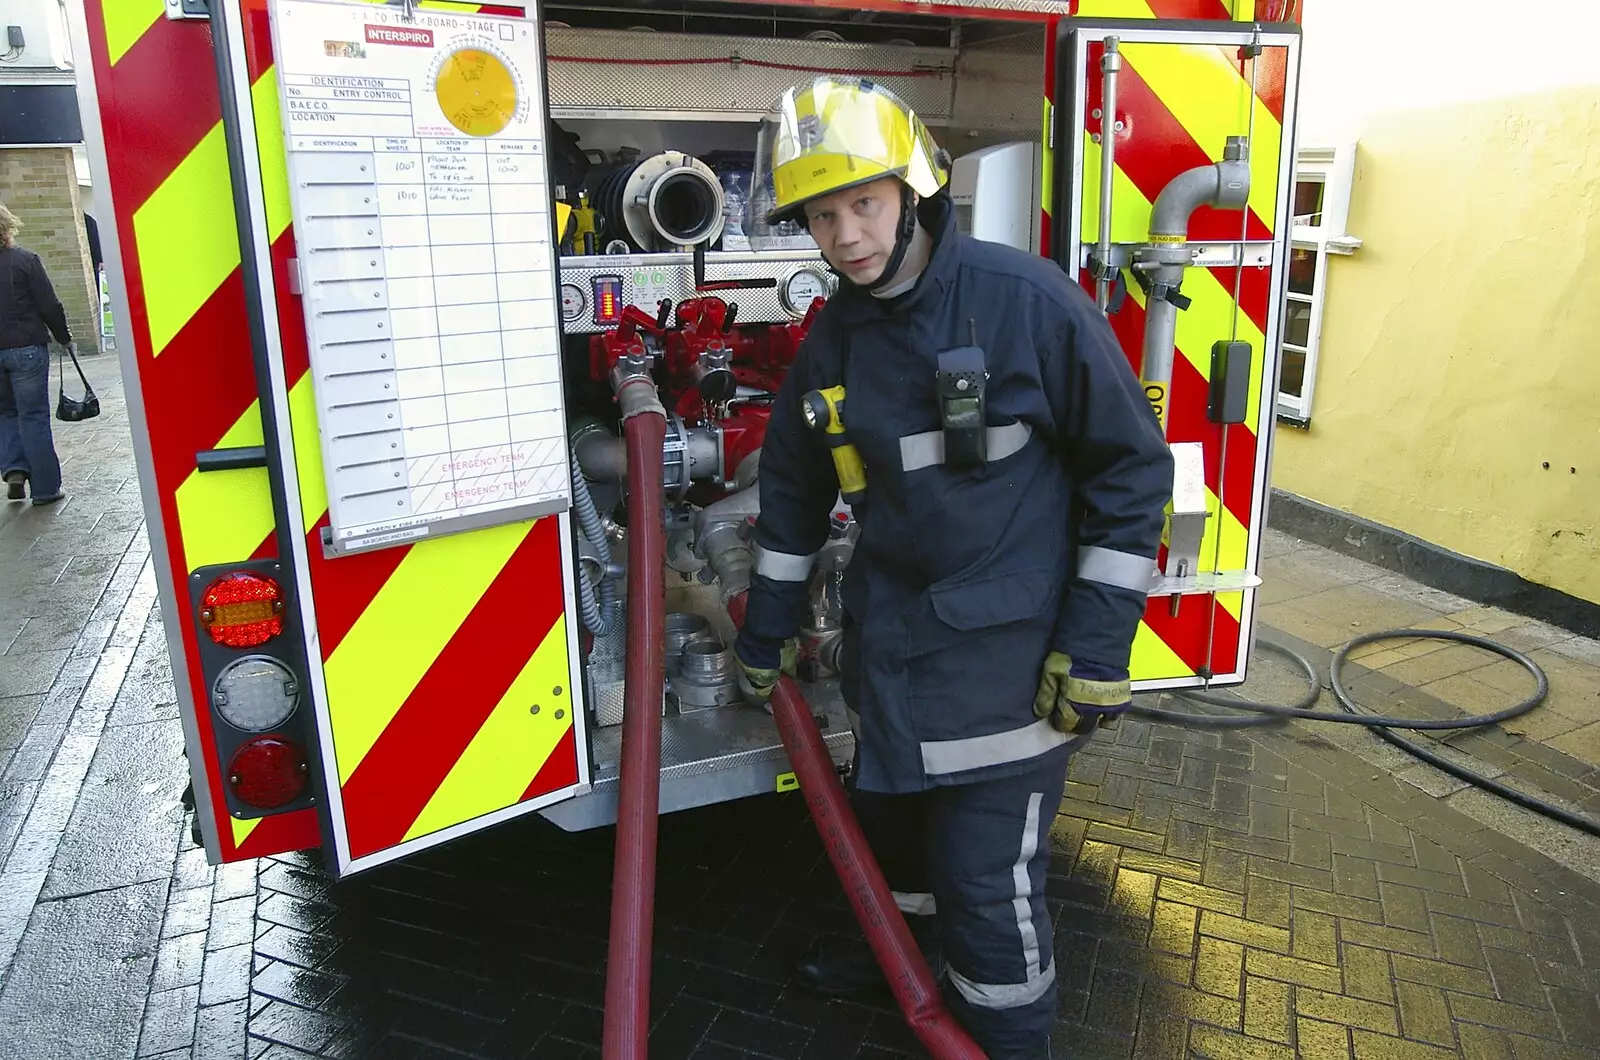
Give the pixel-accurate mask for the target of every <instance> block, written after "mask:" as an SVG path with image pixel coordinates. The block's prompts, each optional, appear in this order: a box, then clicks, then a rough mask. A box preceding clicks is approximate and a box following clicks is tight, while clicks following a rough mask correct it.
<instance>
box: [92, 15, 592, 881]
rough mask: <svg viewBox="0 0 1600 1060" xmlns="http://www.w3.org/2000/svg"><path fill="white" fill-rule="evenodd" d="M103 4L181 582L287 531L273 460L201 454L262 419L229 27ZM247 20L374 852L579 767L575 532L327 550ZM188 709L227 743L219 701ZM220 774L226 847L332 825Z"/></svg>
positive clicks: (308, 471) (320, 581)
mask: <svg viewBox="0 0 1600 1060" xmlns="http://www.w3.org/2000/svg"><path fill="white" fill-rule="evenodd" d="M422 6H425V7H439V8H447V9H453V10H467V11H480V10H481V11H486V12H490V13H520V8H504V7H488V6H485V5H480V4H460V3H424V4H423V5H422ZM87 10H88V22H89V29H90V39H91V51H92V53H93V54H92V60H93V63H94V71H95V78H96V83H97V86H98V91H99V101H100V112H101V121H102V125H103V127H104V130H105V137H106V148H107V155H108V157H109V159H110V182H111V193H112V197H113V200H114V202H115V204H116V214H117V216H116V223H117V231H118V234H119V237H120V242H121V245H122V247H123V248H124V252H123V257H124V260H123V262H122V267H123V271H124V275H125V278H126V284H127V288H128V297H129V303H130V308H131V319H130V320H129V322H128V325H129V327H128V332H129V333H130V334H131V336H132V339H133V342H134V345H135V360H136V363H137V366H138V374H139V382H140V387H141V390H142V392H143V396H144V401H145V407H146V413H147V422H146V424H145V429H146V430H147V431H148V435H149V444H150V451H151V454H152V458H153V464H154V468H155V478H156V483H157V493H158V501H159V507H160V515H161V524H162V526H163V528H164V531H165V533H164V536H165V539H166V542H167V553H168V554H167V556H166V557H165V558H166V561H167V562H168V563H169V564H170V566H171V572H172V576H173V578H174V580H175V581H176V583H177V584H179V585H182V584H184V582H185V580H186V579H187V576H188V574H189V572H190V571H192V570H194V569H196V568H198V567H202V566H206V565H209V564H214V563H228V562H233V561H238V560H243V559H247V558H251V557H260V556H271V555H273V554H274V552H275V545H274V540H273V529H274V527H273V514H272V504H271V496H270V493H269V490H268V484H267V476H266V473H265V472H264V471H262V470H240V471H226V472H209V473H206V474H204V475H202V474H200V473H198V472H197V471H196V470H195V461H194V454H195V453H196V452H197V451H199V450H203V449H210V448H221V447H228V446H238V445H250V444H259V443H260V442H261V438H262V434H261V430H262V429H261V420H260V411H259V410H260V406H259V402H258V399H257V395H256V392H255V382H254V374H253V368H252V364H251V358H250V350H249V346H248V339H247V336H246V332H245V328H244V326H243V317H244V312H245V304H244V290H243V283H242V280H241V276H240V271H239V248H238V244H237V240H236V236H235V232H234V226H233V213H232V203H231V199H230V196H229V184H228V169H227V159H226V156H225V153H224V145H223V142H222V129H221V121H220V111H219V108H218V103H217V97H216V86H215V80H214V78H213V76H212V74H211V69H212V60H211V53H210V31H209V28H208V27H206V26H205V25H204V24H197V23H185V22H173V21H169V20H167V19H166V18H165V17H164V5H163V4H162V3H161V0H116V2H110V0H90V2H89V3H88V5H87ZM245 35H246V40H247V45H248V51H249V75H250V81H251V84H252V90H251V97H252V102H253V104H254V107H255V115H256V131H257V137H258V140H259V143H260V151H261V169H262V176H263V184H264V192H265V198H266V203H267V218H268V226H269V229H270V234H271V237H272V239H273V244H272V264H273V269H274V271H275V273H276V279H277V289H278V292H279V304H278V306H277V309H278V321H279V326H280V329H281V332H282V340H283V357H284V372H285V378H286V379H287V381H288V384H289V388H290V390H289V406H290V425H291V428H292V432H293V437H294V456H295V463H296V468H297V473H298V479H299V482H300V501H301V505H302V509H303V511H304V518H305V525H304V526H302V527H301V528H300V529H301V531H302V532H304V533H305V534H306V537H307V546H308V547H307V551H308V553H309V556H310V569H309V576H310V581H311V587H312V597H313V604H314V606H315V609H316V614H317V620H318V621H317V625H318V640H317V646H318V648H319V649H320V656H321V657H320V659H316V660H314V662H320V664H321V665H322V667H323V677H324V683H325V685H326V688H327V692H328V709H329V715H330V719H331V722H332V739H333V744H334V748H335V758H336V763H335V764H336V767H337V776H338V778H339V783H340V787H341V791H340V796H341V802H342V803H343V806H344V822H345V826H346V831H347V836H348V840H349V845H350V854H351V857H352V858H360V857H363V856H366V855H370V854H374V853H377V852H379V851H382V850H384V849H386V848H388V847H392V846H394V845H396V844H398V843H400V842H403V841H406V840H411V839H416V838H418V837H421V836H425V835H429V834H432V833H435V832H438V831H440V830H441V829H445V828H449V827H451V826H454V825H458V824H461V823H463V822H466V821H470V820H473V819H475V818H478V817H482V816H484V815H486V814H490V813H494V812H496V811H499V810H503V809H505V808H506V807H511V806H515V805H517V804H518V803H521V802H525V801H527V800H529V799H533V798H535V797H537V796H540V795H543V794H546V793H549V792H553V791H558V790H560V789H562V788H566V787H570V786H571V785H573V784H575V783H576V782H577V779H578V775H579V770H578V760H577V754H578V748H577V744H576V740H575V732H576V729H575V725H574V712H575V711H576V710H578V709H581V707H580V706H578V705H577V700H576V699H575V698H574V697H573V694H572V691H571V688H570V687H569V686H570V684H571V676H570V675H571V671H572V668H571V660H570V657H569V653H568V643H569V639H568V632H567V624H566V616H565V614H564V609H565V604H564V599H565V597H564V592H563V583H562V555H563V549H564V547H565V545H564V544H563V542H562V535H561V533H560V529H559V522H558V520H556V519H553V518H549V519H541V520H535V521H527V522H522V523H517V524H512V525H508V526H500V527H495V528H492V529H489V530H481V531H476V532H472V533H467V534H460V535H455V536H451V537H446V538H441V539H437V540H425V541H423V542H421V543H418V544H415V545H411V546H402V547H398V548H391V549H385V550H381V551H378V552H373V553H368V554H361V555H355V556H348V557H343V558H340V559H337V560H327V559H324V558H323V556H322V549H321V546H320V542H319V540H318V539H319V534H320V531H321V529H322V527H324V526H325V525H326V524H327V498H326V496H325V495H324V493H323V490H322V470H321V451H320V447H319V444H318V438H317V425H316V415H315V403H314V401H313V400H312V389H311V376H310V373H309V362H308V357H307V347H306V340H305V333H304V327H303V323H302V316H301V308H300V306H299V304H298V301H297V300H296V299H295V298H294V297H293V296H292V295H290V294H288V290H289V286H288V283H287V276H288V262H289V259H290V257H292V255H293V236H292V233H291V232H290V209H289V195H288V185H287V177H286V172H285V167H284V158H283V151H282V132H281V127H280V125H279V116H278V93H277V84H276V72H275V70H274V68H273V65H272V57H271V48H270V39H269V33H268V27H267V16H266V8H265V4H264V3H262V2H259V0H247V2H246V5H245ZM174 71H181V72H182V74H181V75H180V76H181V77H182V84H181V86H178V85H175V84H174V82H173V80H172V79H173V76H174V73H173V72H174ZM180 96H181V100H182V105H181V106H180V105H176V103H175V100H176V99H177V98H178V97H180ZM173 603H174V604H175V605H176V606H179V607H187V604H186V602H185V601H182V600H180V601H174V602H173ZM179 625H180V627H181V628H182V629H183V637H184V643H183V651H184V657H185V660H186V662H187V667H188V672H189V679H190V684H191V686H192V687H196V688H203V687H204V679H203V677H202V674H201V672H200V668H199V664H198V654H197V648H196V645H195V643H194V633H193V624H192V622H190V621H188V620H187V616H186V620H185V621H184V622H181V623H180V624H179ZM187 709H190V710H192V711H193V712H194V715H195V718H196V722H197V726H198V728H199V732H200V738H201V742H202V744H203V745H205V746H209V745H210V740H211V732H210V715H209V712H208V711H207V710H206V709H205V708H204V706H203V704H200V705H198V706H197V705H195V704H190V705H188V707H187ZM211 776H212V789H213V790H212V792H211V796H212V799H211V801H212V804H213V806H215V807H218V808H219V812H218V815H217V823H218V826H219V832H220V834H221V837H222V854H223V858H224V860H230V861H231V860H237V859H242V858H249V857H259V856H262V855H265V854H270V853H275V852H279V851H284V850H292V849H298V848H303V847H308V846H315V845H317V844H318V843H319V842H320V841H321V837H320V835H319V828H318V823H317V820H316V817H315V814H314V813H313V812H312V811H309V810H308V811H300V812H294V813H288V814H282V815H277V816H272V817H265V818H261V819H259V820H253V821H235V820H232V819H231V818H229V817H227V815H226V813H225V812H223V811H220V808H221V807H222V806H223V805H224V802H223V799H222V793H221V790H220V781H219V780H218V777H217V769H216V768H215V765H214V764H213V768H212V770H211Z"/></svg>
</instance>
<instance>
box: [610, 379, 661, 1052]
mask: <svg viewBox="0 0 1600 1060" xmlns="http://www.w3.org/2000/svg"><path fill="white" fill-rule="evenodd" d="M628 397H629V395H627V394H619V398H621V399H622V403H623V406H624V409H625V411H626V410H627V408H628V406H629V404H630V402H629V400H628ZM643 405H644V407H645V408H646V409H647V410H648V411H638V412H636V413H635V414H633V415H628V416H627V418H626V419H625V421H624V422H625V425H624V433H625V434H626V435H627V440H628V640H627V644H628V658H627V664H626V669H625V671H624V679H625V681H626V684H625V686H624V699H623V714H622V766H621V777H620V779H619V782H618V793H617V846H616V863H615V866H614V867H613V869H612V875H611V935H610V939H609V942H608V946H607V950H606V1007H605V1024H604V1031H603V1037H602V1039H601V1046H600V1051H601V1056H602V1058H603V1060H646V1056H647V1054H646V1046H647V1043H648V1039H649V1034H650V949H651V942H652V939H651V927H652V924H653V921H654V917H655V896H656V817H657V814H658V812H659V809H660V803H661V689H662V682H663V681H664V680H665V674H664V672H663V641H664V640H665V637H666V604H665V599H664V597H665V593H666V589H665V583H664V582H663V580H662V577H663V574H662V564H663V562H664V557H665V555H666V536H665V533H664V531H663V529H662V523H661V491H662V487H661V475H662V472H661V446H662V442H663V440H664V439H665V437H666V429H667V421H666V417H665V416H664V415H662V414H660V412H659V411H657V410H660V408H661V406H660V404H659V403H657V402H656V399H655V396H654V387H653V386H652V387H650V390H649V395H648V397H647V399H646V400H645V402H643ZM651 405H653V406H654V407H653V409H652V408H650V406H651Z"/></svg>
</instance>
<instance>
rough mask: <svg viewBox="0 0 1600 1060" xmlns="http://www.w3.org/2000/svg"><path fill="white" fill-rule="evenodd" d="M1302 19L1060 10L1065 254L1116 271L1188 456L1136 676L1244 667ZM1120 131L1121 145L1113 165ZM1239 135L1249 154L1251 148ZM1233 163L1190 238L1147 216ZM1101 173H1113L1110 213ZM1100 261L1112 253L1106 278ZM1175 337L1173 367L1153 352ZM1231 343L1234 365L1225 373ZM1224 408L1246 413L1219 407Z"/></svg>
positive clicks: (1143, 352)
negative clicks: (1228, 194)
mask: <svg viewBox="0 0 1600 1060" xmlns="http://www.w3.org/2000/svg"><path fill="white" fill-rule="evenodd" d="M1297 30H1298V27H1293V28H1286V27H1284V26H1283V25H1281V24H1274V25H1272V27H1271V28H1270V29H1269V28H1267V27H1266V26H1262V25H1255V26H1252V25H1250V24H1235V25H1232V26H1228V25H1226V24H1219V23H1217V22H1199V21H1164V20H1159V19H1095V18H1074V19H1065V20H1063V21H1061V22H1060V23H1059V24H1058V32H1057V38H1056V42H1055V72H1056V83H1055V85H1054V86H1053V88H1054V89H1055V114H1054V121H1053V123H1052V134H1051V135H1052V139H1053V147H1054V158H1053V159H1052V162H1053V167H1052V169H1053V181H1052V183H1053V187H1052V188H1051V189H1050V191H1051V192H1052V193H1053V194H1052V199H1053V204H1054V206H1053V209H1052V210H1051V218H1052V223H1053V231H1052V233H1051V234H1052V241H1051V246H1052V248H1053V256H1054V257H1055V258H1056V260H1057V261H1059V262H1060V263H1061V264H1062V266H1063V267H1064V268H1066V269H1067V271H1068V273H1069V274H1071V275H1072V276H1074V277H1076V278H1078V279H1079V281H1080V283H1082V285H1083V286H1084V288H1085V289H1086V290H1087V291H1088V292H1090V294H1091V295H1094V294H1096V293H1097V281H1098V280H1100V279H1101V278H1102V277H1104V278H1105V279H1107V280H1108V282H1107V284H1106V294H1107V296H1108V310H1109V313H1108V318H1109V320H1110V323H1111V326H1112V329H1113V330H1114V331H1115V333H1116V335H1117V338H1118V341H1119V343H1120V344H1121V346H1122V348H1123V350H1124V352H1125V353H1126V354H1127V356H1128V359H1129V362H1130V363H1131V364H1132V366H1133V368H1134V370H1135V372H1136V373H1138V374H1139V376H1140V379H1141V380H1142V381H1143V382H1144V385H1145V392H1146V396H1147V397H1148V398H1149V399H1150V400H1151V403H1152V405H1153V406H1154V407H1155V408H1156V410H1157V414H1158V416H1159V417H1160V418H1161V419H1162V421H1163V424H1164V426H1165V429H1166V435H1167V439H1168V442H1169V443H1170V444H1171V445H1172V448H1173V454H1174V458H1175V463H1176V465H1177V475H1176V481H1175V483H1174V500H1173V505H1172V507H1171V510H1170V511H1169V519H1168V527H1167V532H1166V533H1165V534H1164V537H1163V545H1162V549H1161V553H1160V556H1159V557H1158V565H1159V566H1160V568H1161V577H1160V578H1159V579H1158V581H1157V584H1156V586H1155V588H1154V589H1153V590H1152V592H1151V598H1150V604H1149V607H1148V609H1147V612H1146V616H1145V620H1144V621H1143V622H1142V623H1141V624H1140V627H1139V632H1138V636H1137V638H1136V640H1135V643H1134V651H1133V660H1132V675H1133V679H1134V681H1135V687H1136V688H1138V689H1141V690H1146V691H1148V690H1153V689H1157V688H1178V687H1190V686H1195V685H1199V684H1202V683H1208V682H1209V683H1216V684H1237V683H1239V682H1242V681H1243V680H1244V678H1245V664H1246V660H1247V658H1248V656H1249V648H1250V644H1251V642H1252V631H1253V627H1254V596H1255V593H1254V587H1255V586H1257V585H1259V584H1260V578H1259V576H1258V575H1259V570H1260V562H1261V547H1262V539H1263V534H1264V531H1265V528H1266V522H1267V518H1266V517H1267V500H1268V484H1269V471H1270V458H1271V437H1272V428H1273V424H1274V420H1273V415H1274V405H1275V398H1276V390H1277V385H1276V381H1277V378H1278V358H1279V350H1278V336H1279V334H1280V331H1281V328H1282V320H1283V313H1284V310H1285V307H1286V305H1287V302H1286V297H1285V296H1286V291H1285V285H1286V281H1287V280H1288V279H1289V269H1288V267H1287V254H1288V249H1289V248H1288V242H1289V241H1288V239H1287V235H1288V233H1289V231H1290V223H1291V218H1290V205H1291V199H1292V195H1291V189H1292V187H1293V180H1294V157H1295V152H1294V118H1295V115H1294V103H1295V97H1296V89H1297V83H1298V69H1299V46H1300V36H1299V33H1298V31H1297ZM1108 45H1109V46H1110V48H1111V50H1112V51H1113V52H1114V58H1113V59H1112V61H1111V62H1110V63H1109V64H1107V63H1105V62H1104V60H1105V57H1106V55H1107V51H1108ZM1107 66H1110V67H1111V68H1112V69H1111V70H1109V71H1108V70H1107V69H1106V67H1107ZM1108 86H1114V87H1111V92H1112V93H1114V95H1112V96H1111V98H1112V100H1113V103H1112V108H1111V109H1112V110H1113V111H1114V113H1111V114H1108V113H1106V111H1107V107H1106V98H1107V88H1108ZM1108 129H1109V130H1110V132H1111V136H1112V141H1111V142H1112V143H1113V145H1114V147H1113V150H1112V151H1111V156H1112V157H1111V163H1112V164H1111V166H1110V167H1109V169H1108V170H1106V169H1102V163H1103V160H1104V159H1103V154H1102V142H1103V137H1104V135H1105V133H1106V131H1107V130H1108ZM1241 143H1242V144H1243V145H1245V147H1246V149H1247V157H1246V158H1245V159H1238V156H1239V154H1240V153H1241V152H1240V150H1239V147H1240V144H1241ZM1230 158H1232V159H1235V160H1236V163H1235V168H1233V169H1231V170H1229V171H1228V172H1229V173H1230V174H1231V175H1232V179H1234V180H1236V181H1237V180H1238V179H1239V175H1240V172H1241V168H1240V167H1245V168H1247V172H1248V179H1247V181H1246V182H1245V183H1246V184H1247V192H1248V199H1247V202H1246V203H1245V205H1244V208H1243V209H1240V208H1238V206H1233V207H1232V208H1213V207H1211V206H1209V205H1200V206H1198V208H1196V209H1194V210H1193V212H1192V213H1188V214H1187V229H1186V233H1185V234H1178V235H1175V234H1173V233H1172V232H1171V231H1169V230H1168V228H1167V227H1164V226H1162V225H1161V224H1159V223H1158V224H1157V225H1156V226H1155V227H1156V228H1160V229H1161V231H1153V230H1152V228H1153V226H1152V216H1153V214H1155V212H1156V211H1155V210H1154V206H1155V203H1156V201H1157V200H1158V198H1159V197H1160V196H1161V195H1162V193H1163V191H1165V190H1166V189H1168V188H1169V187H1170V186H1173V184H1174V181H1175V180H1176V179H1177V178H1179V176H1180V175H1181V174H1184V173H1186V172H1191V171H1196V170H1199V169H1200V168H1202V167H1208V166H1213V165H1215V164H1217V163H1221V162H1224V161H1225V160H1227V159H1230ZM1051 171H1052V170H1047V172H1051ZM1224 179H1228V177H1227V176H1226V175H1225V176H1224ZM1103 183H1109V186H1110V197H1109V198H1110V201H1109V209H1108V210H1106V209H1103V202H1104V198H1105V197H1104V196H1103V195H1102V191H1101V188H1102V184H1103ZM1240 194H1242V192H1240ZM1174 198H1181V196H1177V195H1175V196H1174ZM1167 213H1169V214H1170V211H1167ZM1181 214H1182V211H1180V215H1181ZM1107 217H1108V218H1109V225H1108V226H1107V228H1108V232H1109V239H1108V240H1106V242H1105V243H1103V244H1102V243H1101V222H1102V219H1103V218H1107ZM1179 231H1182V229H1181V228H1180V229H1179ZM1174 254H1176V255H1178V259H1174V258H1173V257H1172V255H1174ZM1102 255H1104V260H1105V261H1106V263H1107V267H1106V269H1105V270H1104V271H1103V272H1100V271H1097V270H1096V266H1095V263H1096V261H1097V260H1099V259H1100V258H1101V256H1102ZM1179 259H1181V260H1182V261H1183V265H1182V266H1181V267H1180V268H1181V283H1180V285H1179V286H1177V287H1175V288H1164V287H1162V286H1160V285H1159V283H1152V281H1153V280H1159V279H1161V278H1162V274H1161V273H1160V272H1158V271H1156V270H1155V269H1154V268H1153V266H1154V265H1155V264H1156V263H1157V262H1158V261H1173V260H1179ZM1167 275H1169V276H1170V275H1173V274H1171V273H1168V274H1167ZM1169 293H1170V296H1171V297H1170V298H1168V297H1167V295H1168V294H1169ZM1158 299H1160V300H1164V301H1166V302H1167V303H1168V304H1167V305H1163V306H1160V307H1159V309H1160V310H1161V312H1163V313H1166V314H1168V319H1170V316H1171V314H1172V313H1173V312H1174V310H1175V316H1176V328H1175V331H1173V332H1170V333H1168V335H1167V337H1165V338H1162V337H1159V336H1158V337H1156V338H1154V339H1152V338H1151V336H1150V335H1147V330H1148V328H1149V325H1150V323H1151V321H1152V320H1154V319H1155V318H1156V317H1157V316H1158V313H1157V312H1156V311H1154V310H1152V308H1151V307H1152V305H1153V304H1154V300H1158ZM1169 306H1170V307H1172V308H1169ZM1241 344H1242V345H1241ZM1244 347H1248V349H1244ZM1147 351H1153V352H1150V353H1148V354H1147ZM1161 351H1165V357H1166V359H1168V360H1170V362H1171V364H1170V368H1168V367H1166V366H1165V365H1157V364H1154V363H1147V361H1149V362H1155V361H1158V360H1160V359H1161V357H1162V353H1161ZM1230 355H1231V356H1233V357H1234V358H1235V363H1234V365H1233V374H1234V378H1233V379H1232V380H1231V381H1229V382H1228V383H1227V385H1224V380H1225V378H1226V377H1227V375H1228V374H1229V373H1228V370H1227V368H1226V364H1227V358H1228V356H1230ZM1246 363H1248V368H1247V369H1245V370H1244V371H1243V373H1242V375H1241V374H1239V373H1240V369H1241V368H1242V367H1243V366H1244V365H1245V364H1246ZM1213 382H1215V383H1216V384H1217V386H1216V388H1215V389H1216V393H1215V394H1214V392H1213ZM1224 391H1227V392H1228V396H1227V399H1226V400H1222V399H1221V398H1222V395H1223V393H1224ZM1221 405H1230V406H1231V407H1232V409H1233V410H1234V411H1233V412H1232V413H1219V412H1218V408H1219V407H1220V406H1221Z"/></svg>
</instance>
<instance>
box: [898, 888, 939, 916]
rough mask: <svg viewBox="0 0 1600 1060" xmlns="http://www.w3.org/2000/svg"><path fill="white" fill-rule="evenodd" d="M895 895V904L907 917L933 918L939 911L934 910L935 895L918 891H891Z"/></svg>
mask: <svg viewBox="0 0 1600 1060" xmlns="http://www.w3.org/2000/svg"><path fill="white" fill-rule="evenodd" d="M889 893H890V894H892V895H894V904H895V905H897V906H899V907H900V911H901V912H902V913H904V914H905V915H906V916H932V915H933V914H934V913H935V912H937V910H936V909H935V908H934V904H933V895H931V894H925V893H922V892H918V891H890V892H889Z"/></svg>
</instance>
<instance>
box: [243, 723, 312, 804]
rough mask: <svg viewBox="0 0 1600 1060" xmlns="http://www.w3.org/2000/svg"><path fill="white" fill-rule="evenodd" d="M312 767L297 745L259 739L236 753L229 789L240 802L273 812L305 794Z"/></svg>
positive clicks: (266, 737)
mask: <svg viewBox="0 0 1600 1060" xmlns="http://www.w3.org/2000/svg"><path fill="white" fill-rule="evenodd" d="M310 780H311V765H310V763H309V762H307V761H306V756H305V752H304V751H302V750H300V747H299V745H298V744H295V743H293V742H292V741H290V740H285V739H283V738H282V737H278V736H258V737H256V738H255V739H253V740H251V741H249V742H248V743H246V744H244V745H243V746H242V747H240V748H239V749H238V750H237V751H235V752H234V753H233V758H232V760H231V761H229V762H228V787H229V788H231V789H232V791H233V794H234V795H235V796H236V797H237V798H238V799H239V801H241V802H246V803H249V804H250V805H251V806H258V807H260V808H261V809H263V810H274V809H277V808H278V807H280V806H287V805H288V804H289V803H291V802H293V801H295V800H296V799H298V798H299V797H300V796H301V795H304V794H305V790H306V786H307V784H309V783H310Z"/></svg>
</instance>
